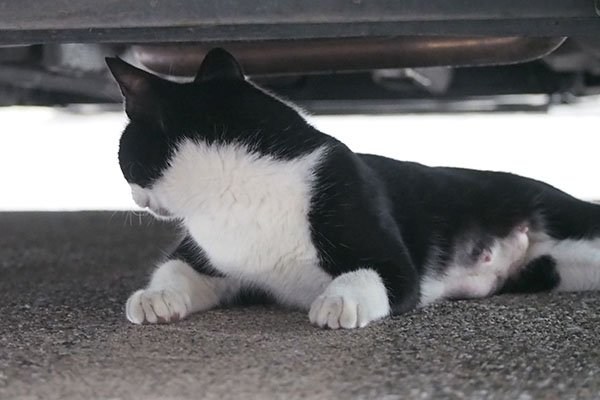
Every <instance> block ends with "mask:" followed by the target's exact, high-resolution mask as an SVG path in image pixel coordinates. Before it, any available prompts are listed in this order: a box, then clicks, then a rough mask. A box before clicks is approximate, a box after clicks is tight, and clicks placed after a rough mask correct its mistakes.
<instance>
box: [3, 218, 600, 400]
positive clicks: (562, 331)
mask: <svg viewBox="0 0 600 400" xmlns="http://www.w3.org/2000/svg"><path fill="white" fill-rule="evenodd" d="M173 237H174V231H173V229H171V228H170V227H168V226H165V225H161V224H158V223H155V222H154V223H152V224H150V220H149V219H146V218H144V219H142V220H141V221H139V220H138V218H137V217H133V218H132V219H127V218H126V216H125V214H122V213H118V214H113V213H71V214H69V213H60V214H40V213H36V214H0V313H1V315H2V318H1V319H0V399H3V400H4V399H13V398H27V399H37V398H40V399H71V398H106V399H163V398H193V399H199V398H203V399H220V400H222V399H230V398H238V399H253V398H280V399H297V398H319V399H326V398H331V399H336V398H339V399H349V398H350V399H351V398H356V399H371V398H374V399H385V400H394V399H401V398H417V399H428V398H473V399H479V398H498V399H504V398H511V399H530V398H549V399H575V398H577V399H583V398H600V338H599V333H600V327H599V323H600V294H598V293H580V294H562V295H558V294H551V295H549V294H546V295H535V296H501V297H495V298H492V299H486V300H482V301H460V302H445V303H442V304H437V305H434V306H431V307H429V308H427V309H424V310H420V311H417V312H414V313H411V314H409V315H406V316H402V317H396V318H393V319H388V320H386V321H383V322H380V323H377V324H375V325H373V326H371V327H368V328H366V329H363V330H355V331H326V330H321V329H318V328H314V327H312V326H310V325H309V324H308V322H307V317H306V315H305V314H304V313H300V312H293V311H286V310H281V309H279V308H276V307H270V306H253V307H245V308H232V309H223V310H215V311H211V312H207V313H204V314H197V315H194V316H192V317H191V318H189V319H188V320H186V321H183V322H181V323H178V324H174V325H160V326H134V325H131V324H129V323H128V322H127V321H126V320H125V318H124V315H123V304H124V302H125V299H126V298H127V296H128V294H129V293H130V292H131V291H132V290H134V289H136V288H138V287H139V286H140V285H141V284H143V283H144V282H145V280H146V277H147V274H148V272H149V271H150V269H151V267H152V264H153V261H154V260H155V259H156V258H157V257H159V256H160V255H161V254H162V253H164V251H167V250H168V249H169V247H170V242H171V241H172V240H173Z"/></svg>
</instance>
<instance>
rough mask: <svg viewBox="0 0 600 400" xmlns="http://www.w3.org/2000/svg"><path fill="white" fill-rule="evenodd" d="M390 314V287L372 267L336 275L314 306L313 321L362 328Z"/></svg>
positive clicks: (317, 323) (311, 318)
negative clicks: (385, 284) (388, 290)
mask: <svg viewBox="0 0 600 400" xmlns="http://www.w3.org/2000/svg"><path fill="white" fill-rule="evenodd" d="M389 314H390V304H389V300H388V295H387V290H386V288H385V286H384V284H383V281H382V280H381V277H380V276H379V275H378V274H377V272H375V271H374V270H372V269H359V270H357V271H353V272H347V273H345V274H342V275H340V276H338V277H337V278H335V279H334V280H333V281H332V282H331V283H330V284H329V286H328V287H327V289H325V292H324V293H323V294H322V295H320V296H319V297H317V298H316V299H315V301H314V302H313V303H312V305H311V307H310V312H309V314H308V317H309V319H310V322H312V323H313V324H315V325H318V326H320V327H323V328H324V327H328V328H332V329H337V328H357V327H358V328H362V327H364V326H366V325H367V324H368V323H369V322H371V321H374V320H377V319H380V318H383V317H385V316H387V315H389Z"/></svg>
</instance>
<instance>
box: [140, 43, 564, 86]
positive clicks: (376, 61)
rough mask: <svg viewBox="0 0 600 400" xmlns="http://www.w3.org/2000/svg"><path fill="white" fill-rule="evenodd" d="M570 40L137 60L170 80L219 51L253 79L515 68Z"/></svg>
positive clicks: (158, 50)
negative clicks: (429, 69) (396, 70)
mask: <svg viewBox="0 0 600 400" xmlns="http://www.w3.org/2000/svg"><path fill="white" fill-rule="evenodd" d="M565 39H566V38H564V37H556V38H543V37H542V38H540V37H514V36H513V37H445V36H398V37H386V38H350V39H310V40H304V39H303V40H276V41H274V40H271V41H254V42H228V43H173V44H152V45H148V44H143V45H134V46H133V47H132V50H133V54H134V56H135V58H136V59H137V61H138V62H139V63H141V64H142V65H143V66H145V67H146V68H148V69H150V70H152V71H154V72H157V73H161V74H165V75H172V76H180V77H191V76H194V75H195V74H196V72H197V69H198V66H199V65H200V63H201V62H202V59H203V58H204V56H205V55H206V53H207V52H208V51H209V50H210V49H212V48H214V47H223V48H225V49H227V50H228V51H229V52H231V53H232V54H233V55H234V56H235V57H236V58H237V59H238V61H239V62H240V63H241V64H242V66H243V67H244V71H245V72H246V73H247V74H248V75H272V74H277V75H278V74H297V73H304V74H307V73H322V72H334V71H364V70H372V69H383V68H412V67H431V66H483V65H501V64H515V63H522V62H526V61H531V60H535V59H538V58H541V57H544V56H545V55H547V54H550V53H551V52H553V51H554V50H556V49H557V48H558V47H559V46H560V45H561V44H562V43H563V42H564V41H565Z"/></svg>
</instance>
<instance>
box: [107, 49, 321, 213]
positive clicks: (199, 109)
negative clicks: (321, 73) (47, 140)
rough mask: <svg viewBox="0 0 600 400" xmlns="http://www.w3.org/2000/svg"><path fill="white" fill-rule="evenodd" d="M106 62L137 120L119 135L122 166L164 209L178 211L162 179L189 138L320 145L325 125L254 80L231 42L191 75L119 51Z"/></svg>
mask: <svg viewBox="0 0 600 400" xmlns="http://www.w3.org/2000/svg"><path fill="white" fill-rule="evenodd" d="M106 62H107V64H108V67H109V69H110V71H111V72H112V74H113V75H114V77H115V79H116V80H117V82H118V84H119V86H120V88H121V92H122V93H123V96H124V99H125V111H126V113H127V115H128V116H129V120H130V122H129V124H128V125H127V127H126V128H125V130H124V132H123V135H122V137H121V141H120V147H119V163H120V166H121V170H122V172H123V175H124V176H125V179H126V180H127V182H128V183H129V184H130V185H131V187H132V194H133V198H134V200H135V202H136V203H137V204H138V205H139V206H141V207H147V208H148V209H149V210H150V211H152V212H153V213H154V214H155V215H157V216H159V217H166V218H168V217H172V216H175V217H178V216H179V215H177V212H175V210H174V207H173V206H172V205H171V204H169V200H168V193H161V191H160V190H159V189H160V185H159V183H160V182H161V180H164V179H165V175H168V173H169V169H170V168H171V164H172V163H173V159H174V157H177V154H178V151H179V150H180V148H181V146H183V145H185V144H189V143H190V142H192V143H203V144H205V145H209V146H222V145H232V144H233V145H235V144H240V145H243V146H245V147H247V148H249V149H251V151H253V152H255V153H256V154H258V155H268V156H272V157H276V158H277V157H278V158H293V157H296V156H298V155H300V153H302V152H306V151H307V150H310V149H309V147H311V148H313V147H315V146H316V138H317V136H318V132H317V131H315V130H314V129H313V128H312V127H311V126H310V125H308V124H307V123H306V122H305V120H304V118H303V117H302V116H300V115H299V114H298V112H297V111H296V110H295V109H294V108H292V107H290V106H289V105H287V104H285V103H283V102H281V101H280V100H278V99H276V98H275V97H273V96H271V95H269V94H267V93H266V92H264V91H263V90H260V89H258V88H257V87H256V86H254V85H253V84H251V83H250V82H248V81H247V80H246V79H245V77H244V74H243V72H242V68H241V67H240V65H239V64H238V63H237V61H236V60H235V59H234V58H233V56H231V55H230V54H229V53H228V52H226V51H225V50H222V49H214V50H211V51H210V52H209V53H208V54H207V56H206V57H205V59H204V61H203V62H202V64H201V66H200V69H199V71H198V73H197V75H196V77H195V79H194V81H193V82H189V83H175V82H172V81H168V80H165V79H162V78H160V77H158V76H156V75H153V74H151V73H148V72H146V71H143V70H140V69H138V68H135V67H133V66H131V65H129V64H127V63H126V62H124V61H122V60H120V59H119V58H107V59H106ZM181 179H183V178H181ZM182 184H188V185H198V184H199V182H182ZM180 197H181V196H180Z"/></svg>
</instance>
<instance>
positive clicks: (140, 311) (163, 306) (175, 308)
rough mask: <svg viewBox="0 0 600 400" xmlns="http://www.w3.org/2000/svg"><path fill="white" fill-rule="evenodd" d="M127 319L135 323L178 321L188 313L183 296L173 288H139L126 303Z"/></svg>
mask: <svg viewBox="0 0 600 400" xmlns="http://www.w3.org/2000/svg"><path fill="white" fill-rule="evenodd" d="M125 309H126V315H127V319H128V320H129V321H130V322H133V323H134V324H142V323H144V322H148V323H151V324H156V323H167V322H174V321H177V320H179V319H181V318H183V317H185V315H186V314H187V306H186V304H185V301H184V300H183V298H182V296H180V295H179V294H177V293H176V292H174V291H171V290H153V289H146V290H138V291H137V292H135V293H134V294H132V295H131V296H130V297H129V300H127V304H126V307H125Z"/></svg>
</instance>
